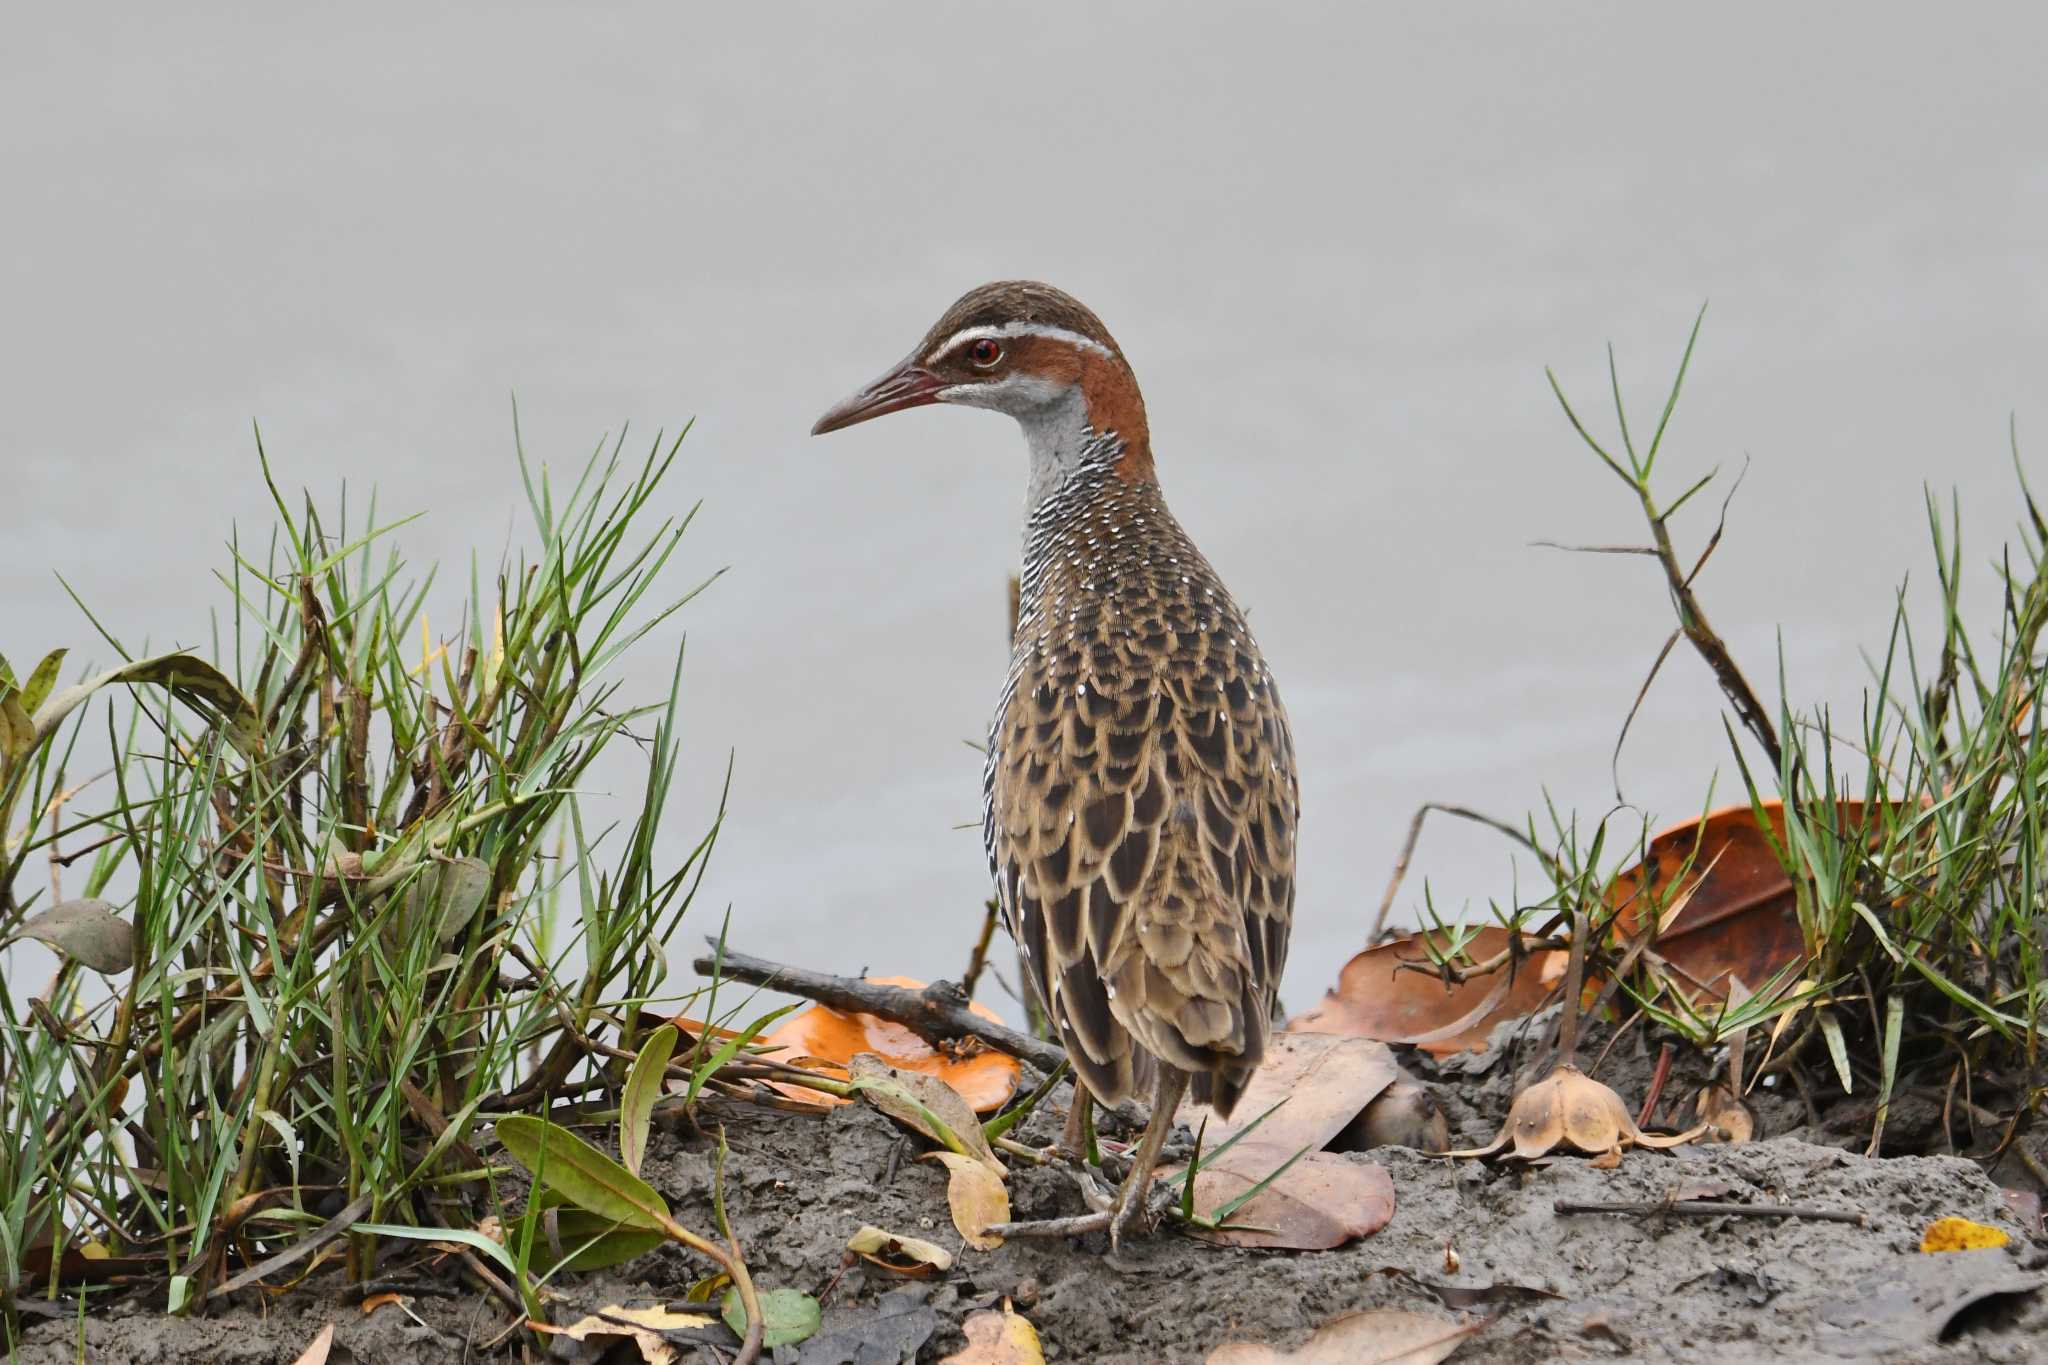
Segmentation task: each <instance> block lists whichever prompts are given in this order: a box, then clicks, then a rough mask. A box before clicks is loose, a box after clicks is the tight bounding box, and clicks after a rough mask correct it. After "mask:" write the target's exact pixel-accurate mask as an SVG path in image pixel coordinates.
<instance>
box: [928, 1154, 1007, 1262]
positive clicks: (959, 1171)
mask: <svg viewBox="0 0 2048 1365" xmlns="http://www.w3.org/2000/svg"><path fill="white" fill-rule="evenodd" d="M930 1159H931V1160H933V1161H940V1162H944V1163H945V1166H946V1169H947V1170H948V1171H950V1172H951V1173H952V1174H951V1175H950V1176H949V1177H948V1179H947V1181H946V1205H947V1207H948V1208H949V1209H951V1210H952V1213H953V1226H954V1227H955V1228H957V1229H959V1231H960V1235H961V1236H962V1237H965V1238H966V1239H967V1245H969V1246H971V1247H973V1248H974V1249H975V1250H976V1251H994V1250H995V1249H996V1248H997V1247H999V1246H1001V1245H1002V1244H1003V1239H1002V1238H1000V1237H997V1236H995V1235H993V1234H991V1233H990V1232H989V1230H988V1228H989V1224H991V1223H1007V1222H1009V1221H1010V1192H1009V1190H1008V1189H1006V1188H1004V1186H1003V1182H1002V1178H1001V1177H1000V1176H998V1175H997V1174H996V1173H995V1172H994V1171H991V1170H990V1169H989V1168H988V1167H987V1166H984V1165H983V1164H982V1163H981V1162H979V1161H975V1160H973V1159H971V1158H969V1157H964V1156H961V1155H960V1154H959V1153H958V1152H933V1153H931V1154H930Z"/></svg>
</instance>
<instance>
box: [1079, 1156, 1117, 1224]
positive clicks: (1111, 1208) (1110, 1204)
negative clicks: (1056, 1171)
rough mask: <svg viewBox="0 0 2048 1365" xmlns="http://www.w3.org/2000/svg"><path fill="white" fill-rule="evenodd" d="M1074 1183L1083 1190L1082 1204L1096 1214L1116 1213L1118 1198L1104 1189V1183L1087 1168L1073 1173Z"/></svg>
mask: <svg viewBox="0 0 2048 1365" xmlns="http://www.w3.org/2000/svg"><path fill="white" fill-rule="evenodd" d="M1073 1176H1074V1183H1075V1184H1076V1185H1078V1186H1080V1188H1081V1202H1082V1203H1084V1204H1086V1205H1087V1206H1088V1207H1089V1208H1090V1209H1091V1210H1093V1211H1094V1212H1096V1213H1114V1212H1116V1196H1115V1195H1114V1194H1111V1193H1110V1192H1109V1191H1108V1190H1106V1189H1104V1188H1103V1186H1102V1182H1100V1181H1099V1180H1097V1179H1096V1178H1095V1177H1094V1176H1093V1175H1091V1174H1090V1173H1089V1171H1088V1168H1087V1167H1085V1166H1084V1167H1082V1168H1081V1169H1080V1170H1078V1171H1075V1172H1074V1173H1073Z"/></svg>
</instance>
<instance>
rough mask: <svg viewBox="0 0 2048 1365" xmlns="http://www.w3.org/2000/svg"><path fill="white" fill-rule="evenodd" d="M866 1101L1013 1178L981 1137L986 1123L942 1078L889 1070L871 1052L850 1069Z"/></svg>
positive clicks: (849, 1067) (949, 1147) (861, 1055)
mask: <svg viewBox="0 0 2048 1365" xmlns="http://www.w3.org/2000/svg"><path fill="white" fill-rule="evenodd" d="M847 1074H848V1075H849V1076H851V1077H852V1079H853V1084H854V1086H855V1088H856V1089H857V1090H858V1091H859V1092H860V1095H861V1097H862V1098H863V1099H865V1100H867V1102H868V1103H869V1104H872V1105H873V1106H874V1107H875V1108H877V1109H879V1110H881V1111H882V1112H883V1113H885V1114H887V1115H888V1116H889V1117H890V1118H892V1119H895V1120H897V1121H898V1122H899V1123H906V1124H908V1125H910V1127H912V1128H914V1129H916V1130H917V1131H918V1132H920V1133H923V1134H924V1135H925V1136H926V1137H928V1138H930V1139H932V1140H933V1141H934V1142H937V1143H938V1144H939V1145H940V1146H941V1147H944V1148H947V1149H948V1150H950V1151H954V1152H958V1153H960V1154H961V1155H962V1156H967V1157H972V1158H973V1159H975V1160H976V1161H979V1162H981V1163H982V1164H983V1165H985V1166H987V1167H988V1168H989V1169H990V1170H992V1171H994V1172H995V1173H996V1174H997V1175H998V1176H1003V1175H1007V1174H1009V1172H1008V1171H1006V1170H1005V1169H1004V1168H1003V1163H1002V1162H1000V1161H998V1160H996V1154H995V1153H994V1152H993V1151H991V1150H989V1145H988V1139H987V1138H985V1137H983V1136H982V1132H981V1120H980V1119H977V1118H976V1117H975V1116H974V1110H973V1109H972V1108H970V1107H969V1106H968V1103H967V1101H966V1100H964V1099H962V1098H961V1096H960V1092H959V1091H957V1090H955V1089H953V1087H952V1086H950V1085H947V1084H946V1083H945V1082H944V1081H942V1080H940V1079H939V1078H938V1077H937V1076H928V1075H926V1074H924V1073H923V1072H921V1071H904V1070H902V1069H900V1068H898V1067H893V1066H890V1065H889V1064H888V1063H887V1062H885V1061H883V1060H882V1059H881V1058H880V1057H877V1056H875V1055H874V1054H873V1053H871V1052H863V1053H861V1054H860V1055H859V1056H857V1057H855V1058H854V1059H853V1061H852V1062H851V1063H850V1064H849V1065H848V1067H847Z"/></svg>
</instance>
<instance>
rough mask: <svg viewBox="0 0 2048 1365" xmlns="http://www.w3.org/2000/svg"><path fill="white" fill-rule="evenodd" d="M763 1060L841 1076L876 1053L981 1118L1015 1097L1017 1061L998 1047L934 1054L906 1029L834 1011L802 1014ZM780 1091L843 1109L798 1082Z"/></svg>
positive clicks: (769, 1041) (779, 1030) (901, 981)
mask: <svg viewBox="0 0 2048 1365" xmlns="http://www.w3.org/2000/svg"><path fill="white" fill-rule="evenodd" d="M868 980H869V981H871V982H873V983H874V984H876V985H879V986H901V987H904V988H905V989H907V990H922V989H924V986H925V983H924V982H922V981H916V980H913V979H911V978H910V977H907V976H872V977H869V978H868ZM968 1008H969V1009H971V1010H972V1011H973V1012H974V1013H976V1014H978V1015H980V1016H982V1017H983V1018H985V1019H987V1020H988V1021H989V1022H990V1023H992V1024H1000V1023H1002V1019H1001V1017H1000V1016H998V1015H997V1014H996V1012H995V1011H994V1010H991V1009H989V1008H988V1007H987V1006H986V1005H982V1004H979V1003H975V1004H971V1005H969V1006H968ZM761 1042H762V1043H763V1045H764V1046H765V1048H766V1051H765V1053H764V1055H766V1056H767V1057H769V1058H771V1059H773V1060H775V1061H780V1062H787V1063H789V1064H790V1065H792V1066H804V1067H806V1068H807V1069H809V1070H812V1071H818V1072H821V1073H823V1074H825V1075H828V1076H832V1077H835V1078H843V1077H844V1076H845V1075H846V1068H847V1065H848V1063H850V1062H851V1061H852V1060H853V1059H854V1058H855V1057H857V1056H859V1055H860V1054H861V1053H863V1052H872V1053H874V1054H875V1055H876V1056H878V1057H880V1058H882V1059H883V1060H884V1061H886V1062H888V1063H889V1065H891V1066H893V1067H895V1068H897V1069H898V1070H900V1071H922V1072H924V1073H926V1074H927V1075H932V1076H937V1077H938V1078H939V1079H941V1080H943V1081H944V1082H945V1083H946V1084H947V1085H950V1086H952V1087H953V1089H955V1090H957V1091H959V1092H960V1094H961V1095H962V1096H963V1097H965V1098H966V1100H967V1102H968V1103H969V1104H970V1105H972V1106H973V1107H974V1111H975V1112H976V1113H978V1114H987V1113H991V1112H993V1111H994V1110H996V1109H999V1108H1001V1107H1002V1105H1003V1102H1004V1101H1005V1100H1008V1099H1009V1098H1010V1096H1011V1095H1013V1094H1015V1093H1016V1090H1017V1078H1018V1066H1017V1059H1016V1058H1014V1057H1012V1056H1010V1055H1009V1054H1007V1053H1003V1052H997V1051H996V1050H995V1049H993V1048H989V1047H983V1046H980V1045H978V1044H974V1043H968V1044H965V1045H960V1046H953V1045H948V1046H946V1047H943V1048H934V1047H933V1046H932V1045H931V1044H930V1043H927V1042H926V1041H925V1040H924V1039H922V1038H920V1037H919V1036H918V1035H917V1034H915V1033H913V1032H911V1031H910V1030H909V1029H907V1028H905V1027H904V1026H903V1025H901V1024H898V1023H895V1022H893V1021H891V1020H888V1019H883V1018H879V1017H878V1016H876V1015H872V1014H852V1013H846V1012H844V1011H841V1010H835V1009H833V1008H831V1007H830V1006H828V1005H812V1006H810V1007H809V1008H808V1009H803V1010H799V1011H798V1012H797V1013H795V1014H792V1015H790V1016H789V1017H788V1018H787V1019H784V1020H783V1021H782V1022H781V1023H780V1024H778V1025H776V1026H775V1027H774V1028H773V1029H771V1030H770V1031H769V1032H767V1033H765V1034H763V1035H762V1037H761ZM775 1088H776V1089H778V1090H780V1091H782V1092H783V1093H784V1094H786V1095H788V1096H790V1097H791V1098H792V1099H802V1100H811V1101H814V1102H820V1103H825V1104H844V1103H846V1101H844V1100H842V1099H839V1098H838V1097H837V1096H833V1095H826V1094H823V1093H821V1092H819V1091H816V1090H810V1089H807V1088H805V1087H804V1086H802V1085H800V1084H797V1083H795V1082H777V1083H776V1085H775Z"/></svg>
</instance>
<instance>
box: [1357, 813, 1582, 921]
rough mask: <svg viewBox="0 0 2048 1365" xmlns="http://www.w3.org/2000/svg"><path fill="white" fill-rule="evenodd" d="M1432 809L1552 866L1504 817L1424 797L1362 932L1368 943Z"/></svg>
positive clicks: (1389, 907)
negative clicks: (1366, 930) (1496, 836)
mask: <svg viewBox="0 0 2048 1365" xmlns="http://www.w3.org/2000/svg"><path fill="white" fill-rule="evenodd" d="M1431 811H1441V812H1442V813H1443V814H1445V815H1455V816H1457V817H1458V818H1459V819H1460V820H1470V821H1472V822H1473V823H1474V824H1480V825H1485V826H1486V827H1487V828H1488V829H1492V830H1498V831H1499V832H1500V833H1502V834H1505V835H1507V837H1508V838H1510V839H1513V840H1514V841H1515V842H1516V843H1518V844H1520V845H1522V847H1524V848H1526V849H1528V850H1529V851H1530V852H1531V853H1533V854H1535V855H1536V857H1537V859H1538V860H1539V861H1540V862H1542V864H1543V865H1544V867H1545V868H1549V867H1550V866H1551V863H1550V859H1549V858H1548V857H1546V856H1545V854H1544V852H1543V850H1542V849H1540V848H1538V847H1537V846H1536V844H1535V843H1534V842H1533V841H1532V840H1531V839H1530V838H1529V836H1528V835H1526V834H1524V833H1523V832H1522V831H1521V830H1518V829H1516V828H1515V827H1514V826H1513V825H1511V824H1509V823H1508V822H1507V821H1505V820H1496V819H1494V818H1493V817H1492V816H1491V815H1484V814H1481V813H1480V812H1479V811H1476V810H1473V809H1471V808H1470V807H1467V806H1454V805H1451V804H1450V803H1449V802H1445V801H1425V802H1423V803H1422V804H1421V805H1420V806H1418V807H1416V809H1415V818H1414V819H1413V820H1411V821H1409V822H1408V837H1407V839H1406V840H1404V841H1403V842H1402V844H1401V856H1400V857H1398V858H1396V859H1395V860H1394V873H1393V875H1392V876H1391V877H1389V878H1388V879H1387V894H1386V895H1384V896H1382V897H1380V908H1379V913H1378V914H1376V915H1374V916H1373V920H1372V930H1371V932H1369V933H1368V934H1366V936H1365V941H1366V942H1367V943H1368V944H1372V943H1377V942H1378V941H1379V937H1380V931H1381V930H1382V929H1385V928H1386V927H1387V914H1388V912H1389V911H1391V910H1392V909H1393V908H1394V897H1395V896H1396V895H1397V894H1399V893H1400V890H1401V882H1402V881H1403V880H1404V879H1405V878H1406V877H1407V876H1408V862H1409V860H1410V859H1411V858H1413V857H1414V856H1415V845H1416V842H1417V841H1418V840H1419V839H1421V838H1422V822H1423V820H1424V819H1425V818H1426V817H1427V816H1428V815H1429V813H1430V812H1431Z"/></svg>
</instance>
